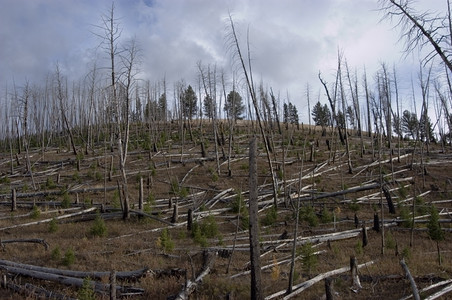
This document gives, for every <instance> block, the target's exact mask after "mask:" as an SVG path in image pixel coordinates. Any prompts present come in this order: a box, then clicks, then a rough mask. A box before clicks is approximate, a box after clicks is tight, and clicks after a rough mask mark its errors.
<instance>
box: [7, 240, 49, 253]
mask: <svg viewBox="0 0 452 300" xmlns="http://www.w3.org/2000/svg"><path fill="white" fill-rule="evenodd" d="M11 243H36V244H41V245H43V246H44V248H45V249H46V251H47V250H49V244H48V243H47V242H46V241H45V240H44V239H13V240H0V245H1V246H2V249H5V244H11Z"/></svg>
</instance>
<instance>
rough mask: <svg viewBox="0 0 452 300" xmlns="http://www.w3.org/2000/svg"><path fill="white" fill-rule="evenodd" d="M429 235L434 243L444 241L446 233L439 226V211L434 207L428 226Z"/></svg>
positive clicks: (431, 210)
mask: <svg viewBox="0 0 452 300" xmlns="http://www.w3.org/2000/svg"><path fill="white" fill-rule="evenodd" d="M427 228H428V235H429V237H430V238H431V239H432V240H434V241H442V240H444V231H443V230H442V229H441V225H440V224H439V214H438V210H437V209H436V207H435V206H434V205H432V206H431V207H430V218H429V220H428V224H427Z"/></svg>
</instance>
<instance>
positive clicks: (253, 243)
mask: <svg viewBox="0 0 452 300" xmlns="http://www.w3.org/2000/svg"><path fill="white" fill-rule="evenodd" d="M256 144H257V143H256V137H253V138H252V139H251V141H250V144H249V218H250V223H249V235H250V261H251V299H253V300H261V299H263V298H264V295H263V291H262V285H261V267H260V262H259V256H260V246H259V215H258V213H259V212H258V203H257V201H258V199H257V186H258V183H257V157H256V154H257V153H256V152H257V149H256V148H257V146H256Z"/></svg>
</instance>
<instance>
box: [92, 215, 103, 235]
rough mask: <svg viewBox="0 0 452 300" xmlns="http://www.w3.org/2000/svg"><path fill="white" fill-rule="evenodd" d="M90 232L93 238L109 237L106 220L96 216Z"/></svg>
mask: <svg viewBox="0 0 452 300" xmlns="http://www.w3.org/2000/svg"><path fill="white" fill-rule="evenodd" d="M89 232H90V234H91V235H92V236H99V237H103V236H106V235H107V225H105V222H104V219H102V217H101V216H100V215H99V214H97V215H96V218H95V219H94V224H93V226H91V228H90V230H89Z"/></svg>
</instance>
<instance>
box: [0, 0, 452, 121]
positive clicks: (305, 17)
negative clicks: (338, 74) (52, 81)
mask: <svg viewBox="0 0 452 300" xmlns="http://www.w3.org/2000/svg"><path fill="white" fill-rule="evenodd" d="M111 4H112V2H111V1H110V0H96V1H93V0H64V1H63V0H0V44H1V46H0V85H1V90H3V89H4V87H5V86H6V85H10V84H11V83H12V82H13V80H14V81H15V82H16V83H17V82H18V83H20V82H23V81H24V80H25V79H26V80H28V81H30V82H33V83H35V82H37V83H38V84H39V82H40V81H43V80H44V79H45V76H46V74H49V73H51V72H52V71H53V70H54V68H55V64H56V63H57V62H58V64H59V65H60V67H61V69H62V70H63V72H64V73H65V75H66V76H68V78H70V79H77V78H80V77H82V76H84V74H86V73H87V71H88V70H89V68H90V66H91V65H92V64H93V61H94V59H95V57H96V51H95V50H96V46H97V45H98V44H99V42H100V41H99V39H98V38H97V37H96V36H95V35H94V34H92V32H93V31H96V27H95V25H99V24H100V23H101V16H102V15H103V14H106V13H108V11H109V9H110V8H111ZM415 5H416V6H415V7H416V8H418V9H419V10H422V11H424V10H430V11H437V12H440V11H443V10H444V9H445V1H444V0H418V1H416V2H415ZM115 7H116V8H115V15H116V17H118V18H119V22H120V25H121V27H122V28H123V32H122V36H121V41H122V42H125V41H126V40H128V39H130V38H132V37H135V39H136V40H137V42H138V45H139V47H140V49H141V50H142V63H141V74H140V76H141V77H142V78H144V79H150V80H151V81H156V80H160V79H162V78H163V77H165V78H166V79H167V81H168V82H169V83H172V82H175V81H178V80H180V79H184V80H185V82H187V83H191V84H193V85H196V84H197V67H196V63H197V62H198V61H201V62H202V63H203V64H212V65H213V64H216V65H217V67H218V68H223V69H224V70H225V72H226V74H231V70H232V69H233V67H232V64H231V53H230V51H228V39H227V36H228V32H229V31H228V21H227V18H228V14H229V13H230V14H231V15H232V17H233V19H234V21H235V22H236V28H237V31H238V34H239V38H240V40H241V42H242V46H243V47H245V43H246V37H247V30H249V41H250V46H251V55H252V63H253V71H254V78H255V79H256V80H258V81H260V80H262V81H263V82H264V85H265V86H266V87H272V88H273V90H274V91H275V92H276V93H280V94H281V97H282V98H287V95H289V97H290V101H292V102H293V103H295V104H296V105H297V106H298V107H299V110H300V111H301V114H302V115H303V114H304V113H303V112H302V111H303V109H304V107H305V103H304V100H303V99H304V96H303V93H304V90H305V86H306V84H307V83H309V84H310V85H311V86H312V87H313V89H314V91H313V93H314V94H317V93H318V91H319V82H318V78H317V74H318V72H319V71H320V72H322V74H323V75H324V77H325V78H326V79H327V80H328V81H333V80H334V76H333V75H332V74H334V70H335V68H336V64H337V62H336V58H337V51H338V49H340V50H341V51H342V52H343V53H344V56H345V57H346V59H347V61H348V63H349V65H350V66H351V67H353V68H357V69H358V70H359V71H361V70H362V69H363V67H364V65H365V66H366V69H367V70H368V72H369V73H370V76H371V75H372V72H374V71H375V70H376V68H378V66H379V64H380V63H381V62H385V63H387V64H388V65H389V66H392V65H393V64H395V65H396V67H397V69H398V70H400V72H401V73H402V76H404V77H405V80H406V81H410V80H411V78H410V76H411V75H409V74H410V73H409V71H414V72H416V70H417V69H418V68H419V63H418V58H417V57H415V56H408V57H406V58H404V56H403V55H402V52H401V51H402V46H403V44H402V43H400V42H398V36H399V31H398V30H394V29H393V28H392V26H393V25H391V24H390V23H389V22H388V21H383V22H380V19H381V17H382V14H381V12H379V11H378V8H379V5H378V0H116V1H115ZM103 56H105V54H103V53H102V52H101V50H98V52H97V57H98V60H101V59H102V57H103ZM391 68H392V67H391ZM414 76H416V75H414ZM322 92H323V91H322Z"/></svg>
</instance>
